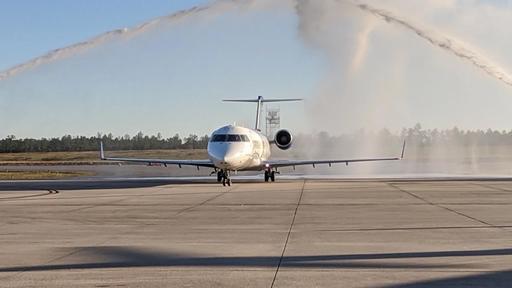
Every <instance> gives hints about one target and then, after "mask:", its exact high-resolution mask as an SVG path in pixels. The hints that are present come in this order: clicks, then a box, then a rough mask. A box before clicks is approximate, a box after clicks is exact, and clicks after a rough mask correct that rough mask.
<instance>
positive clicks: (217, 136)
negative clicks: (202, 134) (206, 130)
mask: <svg viewBox="0 0 512 288" xmlns="http://www.w3.org/2000/svg"><path fill="white" fill-rule="evenodd" d="M226 136H228V135H226V134H215V135H213V137H212V142H226Z"/></svg>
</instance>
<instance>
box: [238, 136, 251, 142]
mask: <svg viewBox="0 0 512 288" xmlns="http://www.w3.org/2000/svg"><path fill="white" fill-rule="evenodd" d="M240 137H242V141H243V142H249V137H247V135H240Z"/></svg>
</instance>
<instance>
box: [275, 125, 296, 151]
mask: <svg viewBox="0 0 512 288" xmlns="http://www.w3.org/2000/svg"><path fill="white" fill-rule="evenodd" d="M292 142H293V137H292V133H290V132H289V131H288V130H285V129H282V130H279V131H277V133H276V136H275V137H274V143H275V144H276V146H277V148H279V149H281V150H287V149H288V148H290V147H291V146H292Z"/></svg>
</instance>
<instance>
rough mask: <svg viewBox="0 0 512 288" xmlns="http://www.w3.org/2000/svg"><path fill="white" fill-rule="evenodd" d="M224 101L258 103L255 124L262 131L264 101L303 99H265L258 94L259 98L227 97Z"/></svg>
mask: <svg viewBox="0 0 512 288" xmlns="http://www.w3.org/2000/svg"><path fill="white" fill-rule="evenodd" d="M222 101H224V102H245V103H257V105H258V106H257V107H256V124H255V125H254V129H255V130H258V131H260V113H261V106H262V105H263V103H272V102H292V101H302V99H298V98H293V99H263V96H258V98H257V99H226V100H222Z"/></svg>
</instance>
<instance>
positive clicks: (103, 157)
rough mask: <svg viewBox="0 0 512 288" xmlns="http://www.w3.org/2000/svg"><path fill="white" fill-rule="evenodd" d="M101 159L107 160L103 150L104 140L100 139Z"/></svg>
mask: <svg viewBox="0 0 512 288" xmlns="http://www.w3.org/2000/svg"><path fill="white" fill-rule="evenodd" d="M100 159H101V160H105V151H103V141H100Z"/></svg>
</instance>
